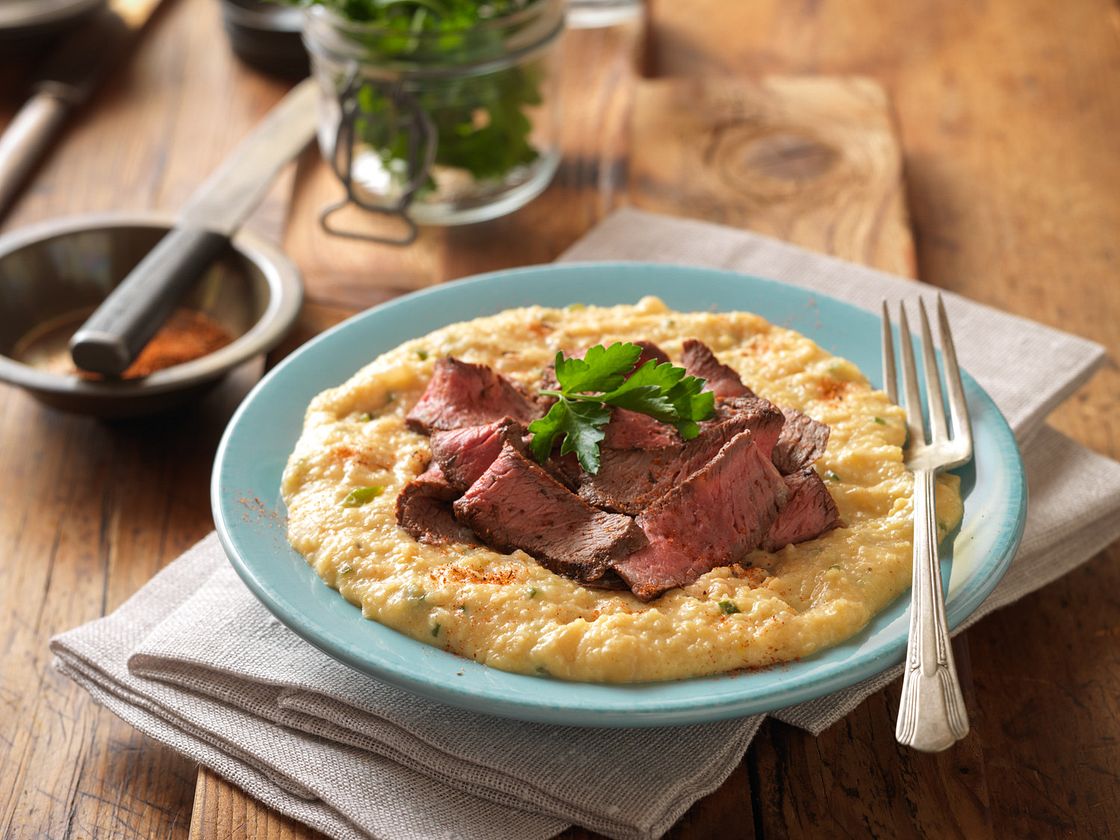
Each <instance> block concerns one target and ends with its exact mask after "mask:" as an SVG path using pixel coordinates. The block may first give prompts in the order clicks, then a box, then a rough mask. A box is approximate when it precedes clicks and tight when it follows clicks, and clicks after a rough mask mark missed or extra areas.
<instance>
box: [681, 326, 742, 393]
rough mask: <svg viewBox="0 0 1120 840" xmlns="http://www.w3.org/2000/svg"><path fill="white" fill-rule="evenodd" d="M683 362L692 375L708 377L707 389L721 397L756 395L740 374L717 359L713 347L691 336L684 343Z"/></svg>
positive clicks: (702, 377)
mask: <svg viewBox="0 0 1120 840" xmlns="http://www.w3.org/2000/svg"><path fill="white" fill-rule="evenodd" d="M681 362H682V364H683V365H684V369H685V370H686V371H687V372H688V373H689V374H690V375H691V376H699V377H700V378H701V379H706V380H707V381H708V387H707V389H706V390H709V391H712V392H713V393H714V394H715V395H716V397H718V398H720V399H726V398H728V397H753V396H754V391H752V390H751V389H750V388H748V387H747V386H746V385H744V384H743V380H742V379H740V378H739V374H737V373H736V372H735V371H734V370H733V369H732V368H729V367H728V366H727V365H725V364H723V363H722V362H721V361H720V360H719V359H717V358H716V354H715V353H713V352H712V350H711V348H710V347H708V345H707V344H704V343H703V342H701V341H697V340H696V339H694V338H690V339H688V340H687V341H686V342H685V343H684V348H683V350H682V351H681Z"/></svg>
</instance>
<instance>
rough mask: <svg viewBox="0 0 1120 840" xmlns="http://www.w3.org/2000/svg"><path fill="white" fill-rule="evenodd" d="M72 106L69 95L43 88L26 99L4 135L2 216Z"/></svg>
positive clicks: (0, 192)
mask: <svg viewBox="0 0 1120 840" xmlns="http://www.w3.org/2000/svg"><path fill="white" fill-rule="evenodd" d="M69 110H70V104H69V103H68V102H67V101H66V100H65V99H63V98H61V97H59V96H55V95H54V94H52V93H50V92H48V91H40V92H39V93H36V94H35V95H34V96H32V97H31V98H30V99H28V100H27V102H25V103H24V105H23V107H22V108H20V109H19V112H18V113H17V114H16V115H15V118H14V119H13V120H12V122H11V124H10V125H9V126H8V130H7V131H5V132H4V134H3V136H0V218H3V216H4V214H5V213H6V212H7V211H8V208H9V207H10V206H11V204H12V201H13V200H14V199H15V197H16V195H17V194H18V193H19V190H20V187H22V186H23V183H24V181H26V180H27V176H28V175H30V174H31V170H32V169H34V168H35V164H37V163H38V162H39V158H41V157H42V156H43V154H44V153H45V152H46V151H47V149H48V148H50V145H51V141H52V140H53V139H54V136H55V134H57V133H58V129H59V128H60V127H61V126H62V121H63V120H64V119H65V118H66V113H67V112H68V111H69Z"/></svg>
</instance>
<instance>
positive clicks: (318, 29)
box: [288, 0, 564, 224]
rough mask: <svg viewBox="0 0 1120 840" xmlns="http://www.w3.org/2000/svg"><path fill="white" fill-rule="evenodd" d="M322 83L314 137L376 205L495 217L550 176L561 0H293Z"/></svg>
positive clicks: (352, 192)
mask: <svg viewBox="0 0 1120 840" xmlns="http://www.w3.org/2000/svg"><path fill="white" fill-rule="evenodd" d="M288 2H299V3H300V5H305V6H306V7H307V20H306V25H305V27H304V35H303V37H304V42H305V44H306V45H307V48H308V50H309V52H310V53H311V64H312V72H313V74H314V75H315V77H316V78H317V79H318V81H319V84H320V87H321V91H322V102H323V108H322V116H321V119H320V126H319V145H320V148H321V149H322V151H323V154H324V156H325V157H326V158H327V159H328V160H329V161H330V162H331V163H332V165H333V167H334V169H335V171H336V172H337V173H338V175H339V177H340V178H341V179H342V181H343V183H344V184H345V185H346V186H347V190H348V194H349V198H350V200H351V201H354V202H355V203H357V204H358V205H359V206H362V207H364V208H366V209H368V210H374V211H378V212H384V213H390V214H396V215H401V216H403V217H405V218H406V219H411V220H413V221H415V222H418V223H421V224H457V223H465V222H474V221H481V220H483V219H488V218H493V217H496V216H499V215H502V214H505V213H508V212H511V211H512V210H515V209H516V208H518V207H520V206H521V205H522V204H524V203H526V202H527V201H529V200H530V199H532V198H533V197H535V196H536V195H537V194H539V193H540V192H541V191H542V190H543V189H544V188H545V186H547V184H548V182H549V181H550V180H551V178H552V175H553V173H554V172H555V170H556V166H557V163H558V161H559V152H558V150H557V147H556V142H555V134H556V113H555V112H556V107H555V105H556V103H555V99H556V97H555V96H554V95H553V88H554V87H555V74H556V66H555V64H556V62H555V61H554V49H553V48H554V46H555V42H556V38H557V37H558V36H559V34H560V32H561V30H562V28H563V22H564V5H563V0H489V2H485V3H483V2H477V0H310V1H309V0H288Z"/></svg>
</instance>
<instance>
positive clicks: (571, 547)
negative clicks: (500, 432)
mask: <svg viewBox="0 0 1120 840" xmlns="http://www.w3.org/2000/svg"><path fill="white" fill-rule="evenodd" d="M454 509H455V515H456V516H457V517H458V518H459V520H460V521H462V522H465V523H466V524H467V525H469V526H470V527H471V528H472V529H473V530H474V532H475V534H477V535H478V536H479V538H480V539H482V541H483V542H485V543H486V544H487V545H489V546H491V547H493V548H496V549H498V550H499V551H512V550H513V549H517V548H519V549H521V550H522V551H524V552H526V553H528V554H531V555H532V556H533V557H534V558H536V560H537V562H538V563H540V564H541V565H542V566H544V567H545V568H546V569H551V570H552V571H554V572H557V573H558V574H562V575H566V576H567V577H570V578H574V579H575V580H578V581H581V582H593V581H596V580H599V579H601V578H602V577H603V575H604V574H605V573H606V572H607V570H608V569H609V568H610V565H611V563H612V562H613V561H615V560H617V559H619V558H622V557H626V556H628V555H629V554H631V553H632V552H634V551H635V550H636V549H638V548H640V547H641V546H642V545H644V544H645V536H644V535H643V534H642V530H641V529H640V528H639V527H638V526H637V525H635V524H634V520H633V519H631V518H630V517H629V516H620V515H618V514H615V513H605V512H604V511H601V510H597V509H596V508H593V507H592V506H591V505H589V504H588V503H587V502H585V501H584V500H583V499H581V498H579V496H577V495H575V494H574V493H572V492H571V491H570V490H568V489H567V488H566V487H564V485H562V484H560V482H558V481H557V480H556V479H555V478H553V477H552V476H551V475H549V474H548V473H547V472H545V471H544V470H543V469H542V468H541V467H540V466H538V465H537V464H535V463H533V462H532V461H530V460H529V459H528V458H526V457H525V456H524V455H522V454H521V453H520V452H519V451H518V450H517V449H516V448H515V447H514V446H511V445H510V444H508V443H507V444H505V445H503V447H502V451H501V454H500V455H499V456H498V457H497V459H495V461H494V463H492V464H491V465H490V468H489V469H488V470H486V472H485V473H483V474H482V476H481V477H480V478H479V479H478V481H476V482H475V483H474V484H472V485H471V487H470V489H469V490H467V492H466V494H465V495H464V496H463V497H462V498H461V499H459V500H458V501H457V502H455V504H454Z"/></svg>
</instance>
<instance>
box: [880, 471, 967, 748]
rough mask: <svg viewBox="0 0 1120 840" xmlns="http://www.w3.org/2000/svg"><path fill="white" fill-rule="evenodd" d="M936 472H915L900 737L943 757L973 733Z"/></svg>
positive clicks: (913, 745) (898, 734)
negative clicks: (953, 640)
mask: <svg viewBox="0 0 1120 840" xmlns="http://www.w3.org/2000/svg"><path fill="white" fill-rule="evenodd" d="M934 477H935V472H934V471H933V470H915V471H914V583H913V588H912V589H911V593H910V636H909V641H908V642H907V645H906V664H905V670H904V672H903V677H902V702H901V704H900V706H899V709H898V724H897V726H896V728H895V737H896V738H897V739H898V742H899V743H900V744H906V745H908V746H911V747H913V748H914V749H916V750H921V751H923V752H940V751H941V750H944V749H947V748H948V747H951V746H952V745H953V744H954V743H955V742H957V741H959V740H960V739H961V738H963V737H964V736H965V735H967V734H968V712H967V711H966V709H965V706H964V697H963V695H962V694H961V685H960V681H959V680H958V679H957V669H956V666H955V665H954V663H953V648H952V646H951V645H950V641H949V627H948V625H947V624H946V622H945V599H944V596H943V595H942V589H941V563H940V561H939V560H938V557H937V517H936V514H935V507H934Z"/></svg>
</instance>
